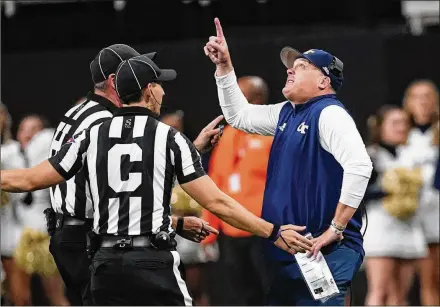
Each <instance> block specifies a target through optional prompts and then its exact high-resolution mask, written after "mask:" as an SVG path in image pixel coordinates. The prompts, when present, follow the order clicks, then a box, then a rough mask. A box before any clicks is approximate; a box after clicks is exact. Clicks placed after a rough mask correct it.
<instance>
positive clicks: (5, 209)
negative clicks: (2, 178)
mask: <svg viewBox="0 0 440 307" xmlns="http://www.w3.org/2000/svg"><path fill="white" fill-rule="evenodd" d="M11 126H12V120H11V117H10V115H9V113H8V110H7V109H6V106H5V105H3V104H2V103H0V129H1V168H2V169H15V168H23V167H25V165H26V164H25V160H24V158H23V155H22V154H21V151H20V144H19V143H18V142H17V141H14V140H13V139H12V134H11ZM23 197H24V195H23V194H9V193H5V192H3V191H2V192H1V209H0V212H1V223H0V225H1V260H2V265H3V269H4V271H5V274H6V280H5V282H6V284H7V287H6V288H7V289H6V297H7V300H8V301H9V302H10V303H12V304H14V305H16V306H25V305H30V303H31V302H30V296H31V294H30V289H29V286H28V284H29V278H28V276H27V274H26V272H25V271H24V270H23V269H22V268H20V267H19V266H18V265H17V264H16V262H15V260H14V258H13V256H14V251H15V249H16V247H17V245H18V243H19V240H20V237H21V234H22V225H21V221H20V219H19V217H18V214H17V209H18V207H19V206H21V202H22V199H23Z"/></svg>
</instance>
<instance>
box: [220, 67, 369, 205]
mask: <svg viewBox="0 0 440 307" xmlns="http://www.w3.org/2000/svg"><path fill="white" fill-rule="evenodd" d="M215 78H216V82H217V91H218V97H219V100H220V107H221V108H222V111H223V114H224V116H225V119H226V121H227V122H228V123H229V124H230V125H231V126H232V127H234V128H237V129H240V130H243V131H246V132H250V133H255V134H261V135H275V131H276V129H277V125H278V118H279V115H280V112H281V109H282V107H283V106H284V104H286V103H290V102H287V101H285V102H281V103H278V104H275V105H253V104H249V103H248V101H247V100H246V97H245V96H244V95H243V93H242V92H241V90H240V87H239V86H238V83H237V77H236V75H235V72H234V71H232V72H230V73H229V74H227V75H224V76H221V77H217V76H215ZM319 141H320V144H321V146H322V147H323V148H324V149H325V150H326V151H328V152H329V153H330V154H332V155H333V157H334V158H335V159H336V161H338V163H339V164H340V165H341V166H342V168H343V170H344V176H343V180H342V188H341V196H340V199H339V201H340V202H341V203H343V204H345V205H347V206H350V207H353V208H358V207H359V204H360V202H361V201H362V198H363V197H364V194H365V190H366V188H367V185H368V180H369V178H370V176H371V171H372V169H373V166H372V163H371V159H370V157H369V155H368V153H367V150H366V148H365V144H364V142H363V140H362V138H361V136H360V134H359V131H358V130H357V128H356V124H355V123H354V121H353V119H352V117H351V116H350V115H349V114H348V113H347V111H346V110H345V109H343V108H341V107H339V106H336V105H331V106H328V107H326V108H324V109H323V110H322V112H321V115H320V118H319Z"/></svg>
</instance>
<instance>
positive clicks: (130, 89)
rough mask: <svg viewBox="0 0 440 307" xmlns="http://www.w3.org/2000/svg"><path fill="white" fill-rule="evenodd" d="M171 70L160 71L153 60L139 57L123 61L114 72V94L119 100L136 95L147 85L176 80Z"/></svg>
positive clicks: (143, 56)
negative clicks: (116, 94)
mask: <svg viewBox="0 0 440 307" xmlns="http://www.w3.org/2000/svg"><path fill="white" fill-rule="evenodd" d="M176 76H177V73H176V71H175V70H173V69H160V68H159V67H158V66H157V65H156V63H154V62H153V60H152V59H151V58H150V57H148V56H146V55H140V56H137V57H134V58H130V59H128V60H126V61H123V62H122V63H121V64H120V65H119V67H118V70H117V71H116V80H115V83H116V92H117V93H118V96H119V97H120V98H124V97H126V96H128V95H131V94H134V93H137V92H139V91H141V90H142V89H143V88H144V87H146V86H147V85H148V84H149V83H153V82H155V83H160V82H163V81H171V80H174V79H176Z"/></svg>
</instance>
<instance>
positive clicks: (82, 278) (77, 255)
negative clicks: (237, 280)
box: [45, 44, 219, 306]
mask: <svg viewBox="0 0 440 307" xmlns="http://www.w3.org/2000/svg"><path fill="white" fill-rule="evenodd" d="M139 55H140V54H139V53H138V52H137V51H136V50H134V49H133V48H131V47H130V46H127V45H124V44H115V45H111V46H108V47H105V48H103V49H102V50H101V51H100V52H99V53H98V54H97V55H96V57H95V59H94V60H93V61H92V62H91V64H90V72H91V76H92V80H93V82H94V84H95V85H94V91H93V92H90V93H88V94H87V99H86V101H84V102H82V103H80V104H79V105H76V106H74V107H73V108H71V109H70V110H69V111H67V112H66V114H65V115H64V117H63V119H62V120H61V122H60V123H59V124H58V127H57V129H56V132H55V134H54V137H53V140H52V144H51V148H50V156H51V157H52V156H54V155H56V154H57V153H58V151H59V150H60V148H61V146H62V145H63V144H65V143H66V142H67V140H69V139H70V138H72V137H73V136H74V135H76V134H78V133H80V132H81V131H83V130H85V129H87V128H90V127H92V126H94V125H97V124H100V123H102V122H104V121H106V120H108V119H110V118H112V117H113V113H114V112H115V111H117V110H118V106H120V105H121V103H120V100H119V97H118V96H117V94H116V91H115V89H114V85H113V82H114V76H115V75H114V73H115V72H116V69H117V68H118V65H119V64H120V63H121V62H122V61H124V60H127V59H129V58H132V57H135V56H139ZM155 55H156V53H149V54H147V55H146V56H148V57H150V58H154V57H155ZM218 121H219V119H217V120H216V121H214V122H213V123H211V124H210V125H208V126H207V127H206V128H205V129H204V130H203V131H202V133H201V134H200V136H199V137H198V138H197V140H196V142H195V143H196V144H197V147H198V149H199V150H203V149H204V148H205V147H210V146H209V145H210V144H209V139H210V138H211V137H212V136H214V138H215V137H216V136H215V135H216V134H217V133H218V131H216V130H215V129H213V128H214V126H215V125H216V123H217V122H218ZM85 165H87V162H85ZM86 177H87V167H84V168H83V169H82V170H81V171H80V172H79V173H78V174H76V175H75V176H74V177H72V178H71V179H70V180H68V181H66V182H63V183H61V184H59V185H56V186H54V187H52V188H51V189H50V192H51V201H52V209H48V210H47V211H45V213H46V214H47V215H48V221H49V222H48V224H49V225H48V228H49V233H50V234H51V241H50V251H51V253H52V255H53V257H54V260H55V262H56V264H57V267H58V270H59V272H60V274H61V276H62V278H63V280H64V283H65V285H66V290H67V297H68V298H69V300H70V302H71V304H72V305H75V306H79V305H92V304H93V302H92V300H91V295H90V289H89V284H90V271H89V264H90V260H89V258H88V256H87V253H86V233H87V232H88V231H90V229H91V226H92V223H93V203H92V198H91V195H90V184H89V183H88V181H87V179H86ZM176 224H177V218H173V225H174V227H175V226H176ZM202 225H203V224H202V220H201V219H198V218H196V217H186V218H185V219H184V225H183V226H184V227H183V229H182V233H180V234H181V235H182V236H184V237H185V238H187V239H190V240H193V241H199V240H200V239H203V237H199V236H198V234H199V232H200V229H201V227H202ZM207 228H209V229H210V230H211V231H214V230H213V229H212V228H210V227H209V226H207ZM183 230H184V231H183ZM196 235H197V236H196Z"/></svg>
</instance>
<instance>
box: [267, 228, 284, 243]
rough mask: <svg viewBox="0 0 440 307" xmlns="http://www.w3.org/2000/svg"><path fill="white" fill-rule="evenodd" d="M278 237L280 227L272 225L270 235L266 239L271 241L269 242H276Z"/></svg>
mask: <svg viewBox="0 0 440 307" xmlns="http://www.w3.org/2000/svg"><path fill="white" fill-rule="evenodd" d="M280 235H281V227H280V225H277V224H273V229H272V233H271V234H270V236H269V237H268V238H267V239H268V240H269V241H271V242H275V241H276V240H278V238H279V237H280Z"/></svg>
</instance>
